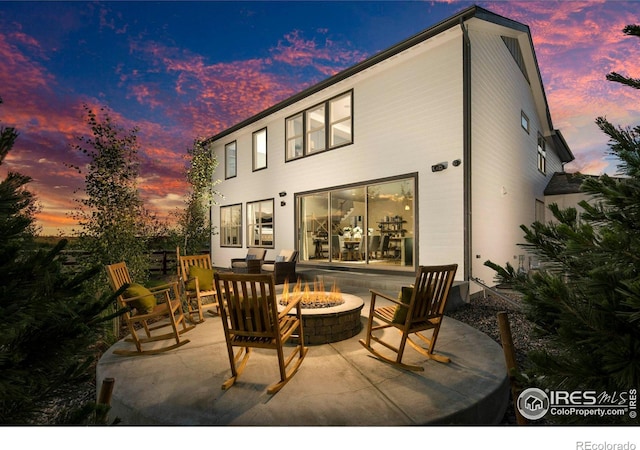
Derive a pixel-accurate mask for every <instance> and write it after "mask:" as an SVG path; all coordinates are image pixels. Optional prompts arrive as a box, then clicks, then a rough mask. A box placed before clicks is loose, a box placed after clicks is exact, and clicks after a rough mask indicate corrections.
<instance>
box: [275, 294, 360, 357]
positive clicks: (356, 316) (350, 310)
mask: <svg viewBox="0 0 640 450" xmlns="http://www.w3.org/2000/svg"><path fill="white" fill-rule="evenodd" d="M341 295H342V299H343V300H344V302H343V303H342V304H340V305H336V306H331V307H328V308H302V309H301V311H302V328H303V330H304V341H305V344H308V345H318V344H328V343H330V342H338V341H343V340H345V339H349V338H350V337H353V336H355V335H356V334H358V333H359V332H360V330H361V329H362V322H361V320H360V312H361V311H362V308H363V306H364V301H363V300H362V299H361V298H360V297H358V296H356V295H351V294H344V293H342V294H341ZM281 299H282V294H280V295H278V297H277V300H278V311H282V310H283V309H284V306H282V305H281V304H280V300H281ZM289 314H291V315H293V314H295V310H294V311H292V312H290V313H289Z"/></svg>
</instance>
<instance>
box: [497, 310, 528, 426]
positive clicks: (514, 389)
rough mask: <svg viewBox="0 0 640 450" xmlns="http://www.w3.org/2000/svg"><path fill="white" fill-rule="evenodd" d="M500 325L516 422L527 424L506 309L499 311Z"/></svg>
mask: <svg viewBox="0 0 640 450" xmlns="http://www.w3.org/2000/svg"><path fill="white" fill-rule="evenodd" d="M498 326H499V327H500V341H501V342H502V349H503V351H504V359H505V363H506V365H507V374H508V375H509V382H510V383H511V397H512V400H513V408H514V410H515V414H516V422H517V423H518V425H526V424H527V423H529V422H528V421H527V419H525V418H524V417H523V416H522V414H520V410H519V409H518V395H520V387H519V386H518V382H517V381H516V379H515V377H514V375H513V374H514V373H515V372H517V371H518V363H517V362H516V352H515V348H514V346H513V337H512V335H511V326H510V325H509V317H508V316H507V313H506V312H505V311H500V312H499V313H498Z"/></svg>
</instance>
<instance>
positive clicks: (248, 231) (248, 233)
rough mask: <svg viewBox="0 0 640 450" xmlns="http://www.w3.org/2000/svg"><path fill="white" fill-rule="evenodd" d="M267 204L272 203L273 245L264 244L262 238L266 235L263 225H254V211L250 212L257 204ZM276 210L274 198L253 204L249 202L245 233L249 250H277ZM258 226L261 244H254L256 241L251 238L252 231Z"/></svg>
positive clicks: (253, 202) (256, 201)
mask: <svg viewBox="0 0 640 450" xmlns="http://www.w3.org/2000/svg"><path fill="white" fill-rule="evenodd" d="M266 203H271V244H264V242H263V240H262V237H263V235H264V233H263V232H262V229H263V223H262V222H261V223H259V224H255V223H253V219H254V214H253V211H252V210H250V208H252V207H253V205H256V204H266ZM261 211H262V208H261V209H260V212H261ZM275 214H276V210H275V200H274V199H273V198H268V199H263V200H255V201H252V202H247V208H246V222H247V225H246V228H245V233H246V236H247V248H275V241H276V239H275V224H276V217H275ZM254 226H257V227H258V236H260V238H259V243H258V244H256V243H255V242H254V239H252V237H251V231H253V227H254Z"/></svg>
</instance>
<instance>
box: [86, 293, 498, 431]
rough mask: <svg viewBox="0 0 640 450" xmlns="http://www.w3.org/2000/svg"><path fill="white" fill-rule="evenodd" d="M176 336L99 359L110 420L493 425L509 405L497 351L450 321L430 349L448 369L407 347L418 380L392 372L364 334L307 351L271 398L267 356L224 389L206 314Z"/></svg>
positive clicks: (216, 322)
mask: <svg viewBox="0 0 640 450" xmlns="http://www.w3.org/2000/svg"><path fill="white" fill-rule="evenodd" d="M341 288H342V289H343V291H347V290H348V289H345V288H344V287H341ZM350 293H352V294H354V295H360V296H361V297H362V298H363V300H364V301H365V307H364V308H363V310H362V317H361V319H362V324H363V328H364V325H365V324H366V315H368V312H369V311H368V306H369V298H368V295H369V293H368V290H366V289H364V288H362V287H354V289H352V290H351V292H350ZM385 333H390V336H394V335H395V334H397V333H396V332H395V330H387V331H385ZM185 336H186V337H188V338H189V339H190V341H191V342H189V343H188V344H186V345H184V346H182V347H180V348H178V349H176V350H173V351H170V352H166V353H162V354H159V355H152V356H141V357H122V356H117V355H114V354H113V350H114V349H116V348H122V347H128V346H131V345H132V344H130V343H127V342H124V341H120V342H118V343H116V344H115V345H114V346H113V347H112V348H110V349H109V351H108V352H107V353H105V354H104V356H103V357H102V358H101V359H100V361H99V364H98V367H97V383H98V384H97V385H98V386H100V385H101V383H102V380H103V379H104V378H107V377H112V378H114V379H115V385H114V391H113V397H112V402H111V405H112V410H111V413H110V417H111V418H112V419H113V418H115V417H119V418H120V419H121V420H122V424H124V425H229V426H283V425H288V426H407V425H428V424H467V425H476V424H496V423H499V422H500V421H501V420H502V418H503V416H504V413H505V410H506V408H507V403H508V399H509V380H508V377H507V374H506V369H505V363H504V356H503V352H502V348H501V347H500V346H499V345H498V344H497V343H496V342H495V341H493V340H492V339H491V338H489V337H488V336H486V335H485V334H483V333H481V332H480V331H478V330H476V329H474V328H472V327H470V326H468V325H465V324H463V323H461V322H458V321H456V320H453V319H451V318H445V320H444V323H443V325H442V328H441V330H440V335H439V338H438V345H437V347H436V350H437V351H438V352H439V353H442V354H445V355H446V356H449V357H450V358H451V360H452V362H451V363H449V364H441V363H438V362H435V361H431V360H427V359H425V358H424V357H423V356H422V355H420V354H419V353H417V352H415V351H414V350H412V349H411V348H408V349H407V350H406V351H405V358H406V360H405V361H406V362H408V363H410V364H418V365H422V366H423V367H424V368H425V370H424V372H409V371H404V370H401V369H397V368H394V367H392V366H390V365H388V364H385V363H383V362H380V361H378V360H377V359H375V358H373V357H372V356H371V354H370V353H369V352H368V351H367V350H365V349H364V348H363V347H362V346H361V345H360V344H359V343H358V339H360V338H363V337H364V329H363V330H362V331H361V332H360V333H359V334H358V335H356V336H354V337H352V338H349V339H346V340H343V341H339V342H334V343H330V344H323V345H312V346H309V352H308V354H307V357H306V358H305V360H304V362H303V363H302V365H301V367H300V369H299V371H298V373H297V374H296V375H295V376H294V377H293V379H292V380H291V381H290V382H289V383H288V384H287V385H286V386H285V387H284V388H283V389H282V390H281V391H280V392H278V393H277V394H275V395H273V396H270V395H268V394H267V393H266V388H267V386H268V385H269V384H271V383H272V382H274V381H276V380H277V379H278V378H279V375H278V368H277V367H278V365H277V359H276V356H275V354H274V353H273V352H269V351H260V350H256V351H254V354H253V355H252V356H251V358H250V360H249V363H248V365H247V367H246V369H245V372H244V373H243V374H242V376H241V377H240V378H239V379H238V381H237V382H236V384H235V385H234V386H233V387H232V388H230V389H229V390H226V391H223V390H221V385H222V383H223V381H224V380H225V379H226V378H227V377H228V376H229V374H230V369H229V361H228V357H227V352H226V347H225V343H224V334H223V331H222V324H221V322H220V319H219V318H218V317H210V316H209V317H208V318H207V320H206V321H205V322H204V323H202V324H200V325H198V326H197V327H196V328H195V329H194V330H192V331H190V332H188V333H187V334H186V335H185Z"/></svg>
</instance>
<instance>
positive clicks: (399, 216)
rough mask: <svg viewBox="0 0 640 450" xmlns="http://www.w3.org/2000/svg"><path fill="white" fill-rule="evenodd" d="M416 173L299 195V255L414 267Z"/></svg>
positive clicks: (336, 261)
mask: <svg viewBox="0 0 640 450" xmlns="http://www.w3.org/2000/svg"><path fill="white" fill-rule="evenodd" d="M414 193H415V177H407V178H398V179H394V180H385V181H380V182H371V183H367V184H362V185H355V186H349V187H345V188H334V189H327V190H324V191H318V192H313V193H309V194H299V195H298V196H297V202H296V206H297V210H298V223H299V224H300V227H299V248H300V250H301V252H300V260H301V261H304V262H308V263H318V264H319V265H323V264H324V265H326V264H333V265H335V264H338V265H370V266H373V265H376V266H380V267H389V266H404V267H407V268H413V267H414V250H415V240H414V235H415V232H414V230H415V227H416V224H415V222H416V217H415V202H414V198H415V194H414Z"/></svg>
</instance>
